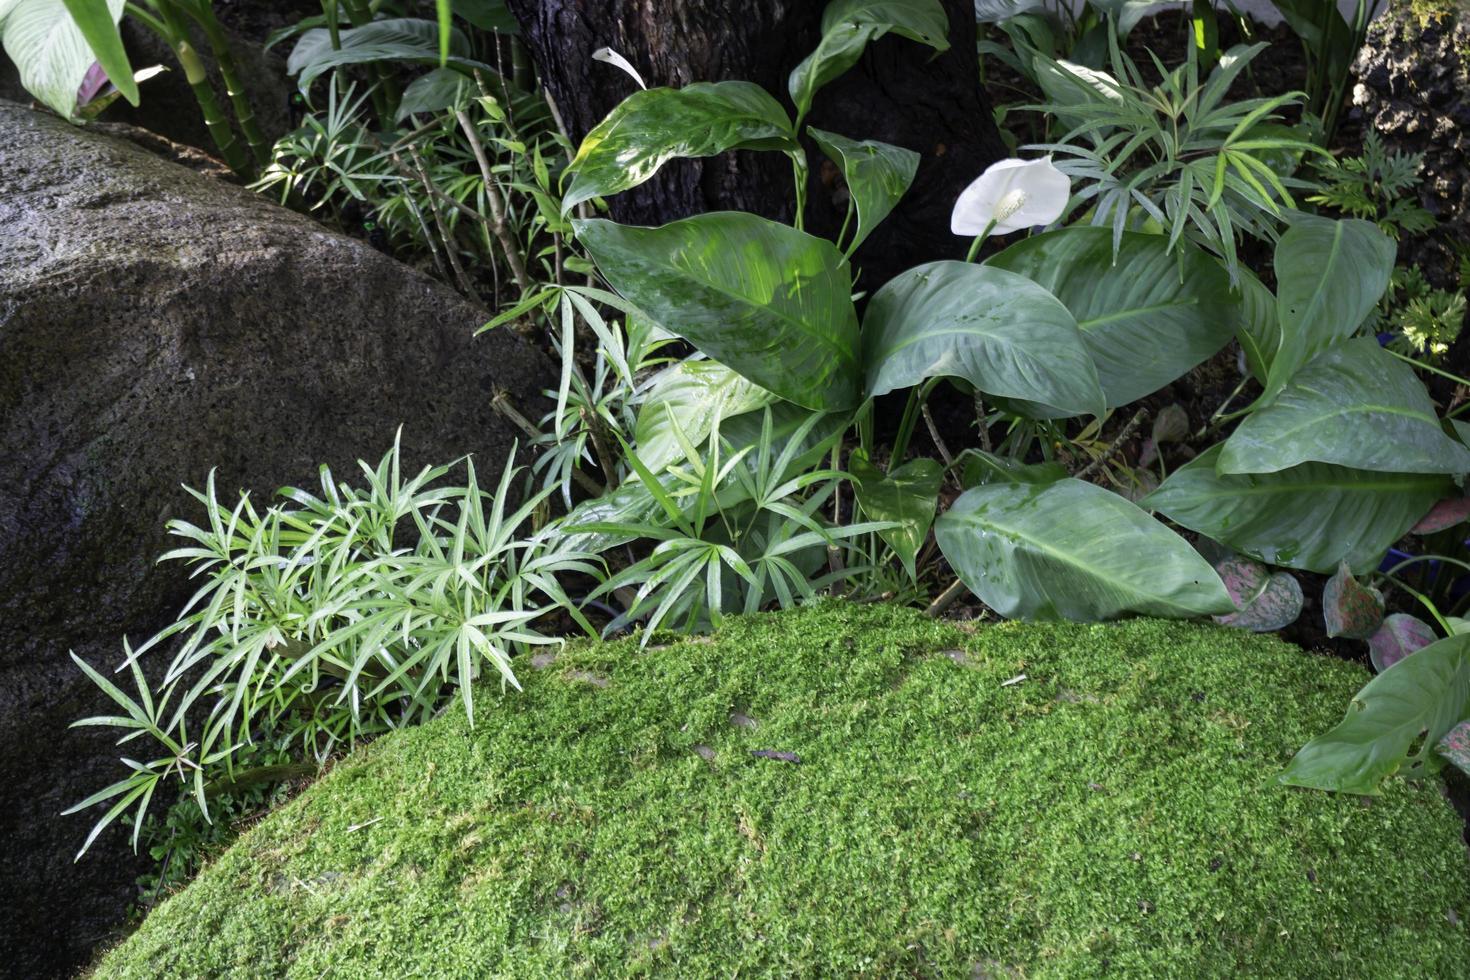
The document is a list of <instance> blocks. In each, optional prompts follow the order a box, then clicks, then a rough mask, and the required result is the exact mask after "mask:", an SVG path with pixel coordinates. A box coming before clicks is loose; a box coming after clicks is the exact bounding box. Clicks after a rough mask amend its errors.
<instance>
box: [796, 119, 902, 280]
mask: <svg viewBox="0 0 1470 980" xmlns="http://www.w3.org/2000/svg"><path fill="white" fill-rule="evenodd" d="M807 133H808V134H810V136H811V138H812V139H813V140H815V141H816V143H817V145H818V146H820V147H821V148H822V152H823V153H825V154H827V156H828V157H830V158H831V159H832V161H833V162H834V163H836V164H837V166H838V167H839V168H840V169H841V170H842V179H843V180H844V181H846V182H847V191H848V193H849V194H851V195H852V201H853V204H854V205H855V206H856V209H857V230H856V231H855V232H854V233H853V236H852V241H851V242H850V243H848V246H847V254H849V255H851V254H852V253H853V252H854V251H855V250H856V249H857V247H858V246H859V245H861V244H862V243H863V240H864V239H865V238H867V237H868V235H869V233H871V232H872V230H873V229H874V228H876V227H878V225H880V224H881V223H882V222H883V219H884V218H886V217H888V215H889V212H891V211H892V210H893V208H894V206H895V205H897V204H898V201H899V198H901V197H903V195H904V193H905V192H906V191H907V190H908V189H909V185H910V184H912V183H913V182H914V174H915V173H917V172H918V169H919V155H918V154H917V153H915V152H914V151H913V150H905V149H904V148H903V147H901V146H894V145H892V144H891V143H880V142H878V141H877V140H862V141H861V142H859V141H858V140H850V139H848V138H847V137H846V136H839V135H837V134H836V133H829V132H827V131H825V130H821V129H817V128H815V127H810V126H809V127H807Z"/></svg>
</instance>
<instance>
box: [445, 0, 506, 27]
mask: <svg viewBox="0 0 1470 980" xmlns="http://www.w3.org/2000/svg"><path fill="white" fill-rule="evenodd" d="M454 12H455V13H456V14H458V15H459V16H461V17H463V18H464V19H465V20H467V21H469V22H470V23H471V24H474V25H475V26H476V27H478V28H479V29H480V30H482V31H497V32H499V33H501V34H519V33H520V32H521V25H520V24H519V23H517V22H516V19H515V16H514V15H513V14H512V13H511V12H510V11H509V10H507V9H506V6H505V0H454Z"/></svg>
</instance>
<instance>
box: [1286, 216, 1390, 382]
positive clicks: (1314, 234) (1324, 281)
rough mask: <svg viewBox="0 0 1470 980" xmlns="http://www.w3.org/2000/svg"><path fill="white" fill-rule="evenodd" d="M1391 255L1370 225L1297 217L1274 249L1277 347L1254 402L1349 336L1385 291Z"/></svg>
mask: <svg viewBox="0 0 1470 980" xmlns="http://www.w3.org/2000/svg"><path fill="white" fill-rule="evenodd" d="M1396 253H1397V249H1395V247H1394V244H1393V241H1392V240H1391V239H1390V238H1389V237H1388V236H1387V235H1385V234H1384V233H1383V232H1382V231H1380V230H1379V228H1378V226H1377V225H1375V224H1374V223H1373V222H1371V221H1360V220H1357V219H1343V220H1341V221H1333V220H1331V219H1328V218H1319V217H1316V216H1313V215H1301V216H1299V217H1297V218H1295V219H1293V221H1292V225H1291V227H1290V228H1288V229H1287V230H1286V232H1285V233H1284V234H1283V235H1282V236H1281V239H1280V240H1279V241H1278V242H1277V243H1276V258H1275V269H1276V283H1277V285H1276V316H1277V322H1278V323H1279V324H1280V328H1281V345H1280V348H1279V350H1278V351H1277V353H1276V356H1275V357H1274V358H1272V360H1271V368H1270V370H1269V371H1268V372H1267V375H1266V385H1265V389H1266V390H1265V391H1264V392H1263V393H1262V395H1261V399H1260V403H1261V404H1266V403H1269V402H1270V401H1271V400H1272V399H1274V398H1275V397H1276V395H1277V393H1278V392H1280V391H1281V389H1282V388H1284V387H1286V383H1287V382H1288V381H1290V380H1291V379H1292V377H1293V376H1294V375H1295V374H1296V372H1297V370H1298V369H1299V368H1300V367H1301V366H1302V365H1304V364H1306V363H1307V362H1308V361H1310V360H1311V359H1312V358H1313V357H1315V356H1316V355H1317V354H1319V353H1321V352H1322V351H1324V350H1326V349H1327V348H1328V347H1331V346H1332V345H1333V344H1335V343H1337V342H1338V341H1340V340H1344V339H1346V338H1348V337H1351V336H1352V335H1353V334H1354V333H1356V332H1357V329H1358V327H1359V325H1361V324H1362V322H1363V320H1364V319H1365V318H1366V317H1367V316H1368V314H1369V313H1370V312H1372V310H1373V307H1374V306H1375V305H1377V303H1378V299H1379V297H1381V296H1382V295H1383V291H1384V290H1385V289H1387V288H1388V279H1389V276H1390V274H1391V273H1392V272H1393V263H1394V257H1395V255H1396Z"/></svg>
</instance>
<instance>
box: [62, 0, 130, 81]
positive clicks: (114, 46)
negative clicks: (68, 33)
mask: <svg viewBox="0 0 1470 980" xmlns="http://www.w3.org/2000/svg"><path fill="white" fill-rule="evenodd" d="M64 2H65V4H66V9H67V12H68V13H70V14H71V19H72V20H73V21H75V22H76V25H77V28H78V29H79V30H80V31H81V32H82V37H83V38H85V39H86V41H87V45H88V47H90V48H91V49H92V54H93V55H94V56H95V57H96V58H97V63H98V64H99V65H101V66H102V70H103V71H104V72H106V73H107V80H108V81H110V82H112V84H113V85H114V86H115V87H116V88H117V90H118V91H119V92H121V93H122V96H123V98H125V99H127V100H128V101H129V102H131V103H132V104H133V105H137V104H138V82H137V80H136V79H134V78H133V66H132V64H131V63H130V62H129V61H128V53H127V51H126V50H124V48H123V42H122V34H121V33H119V32H118V29H117V22H118V18H119V17H120V16H121V13H122V9H123V4H121V3H113V2H111V0H64Z"/></svg>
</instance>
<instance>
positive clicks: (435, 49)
mask: <svg viewBox="0 0 1470 980" xmlns="http://www.w3.org/2000/svg"><path fill="white" fill-rule="evenodd" d="M338 37H339V39H340V41H341V47H340V48H333V47H332V38H331V34H330V33H328V31H327V29H326V28H325V27H315V28H312V29H311V30H309V31H307V32H306V33H305V34H303V35H301V38H300V40H298V41H297V42H296V47H294V48H292V49H291V56H290V57H289V58H287V59H286V73H287V74H290V75H296V74H298V73H299V74H300V77H299V78H298V79H297V82H296V84H297V85H298V86H300V88H301V90H302V91H303V92H305V91H306V90H307V89H309V88H311V83H312V82H313V81H315V80H316V78H317V76H318V75H321V74H322V73H323V72H327V71H330V70H332V69H333V68H339V67H341V66H342V65H358V64H362V63H364V62H371V61H411V62H414V63H416V64H423V65H438V64H440V58H439V50H440V49H439V25H438V23H437V22H435V21H432V20H419V19H416V18H413V17H395V18H389V19H387V20H375V21H373V22H372V23H370V24H364V25H363V26H361V27H353V28H349V29H347V30H344V31H341V32H339V34H338ZM469 55H470V42H469V39H468V38H466V37H465V35H464V32H462V31H461V30H460V29H459V28H457V27H451V28H450V30H449V54H448V57H447V59H446V63H447V64H450V65H458V66H459V67H461V68H464V69H466V70H468V69H471V68H484V69H486V70H492V69H490V66H488V65H485V64H483V63H481V62H478V61H473V60H471V59H470V57H469Z"/></svg>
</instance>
